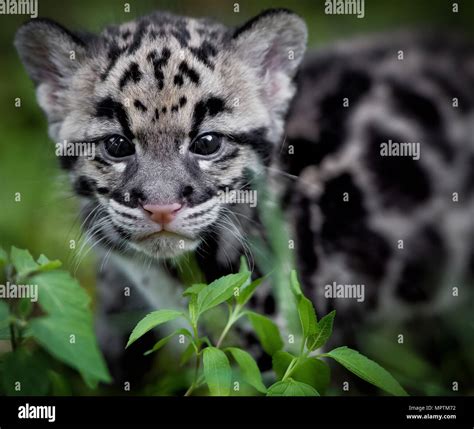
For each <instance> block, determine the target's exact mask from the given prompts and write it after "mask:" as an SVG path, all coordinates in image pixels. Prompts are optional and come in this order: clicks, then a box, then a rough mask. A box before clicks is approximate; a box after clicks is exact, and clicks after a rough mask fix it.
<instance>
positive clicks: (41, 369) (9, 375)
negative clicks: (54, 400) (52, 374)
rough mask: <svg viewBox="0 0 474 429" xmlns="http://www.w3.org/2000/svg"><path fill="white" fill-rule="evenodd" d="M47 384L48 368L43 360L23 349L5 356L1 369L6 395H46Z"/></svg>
mask: <svg viewBox="0 0 474 429" xmlns="http://www.w3.org/2000/svg"><path fill="white" fill-rule="evenodd" d="M17 383H19V384H17ZM49 383H50V382H49V379H48V368H47V367H46V365H45V363H44V361H43V359H38V358H37V357H36V356H34V355H32V354H31V353H30V352H28V351H26V350H25V349H24V348H19V349H18V350H16V351H14V352H12V353H9V354H8V355H7V357H6V359H5V363H4V368H3V386H4V388H5V391H6V393H7V395H15V396H17V395H21V396H29V395H34V396H42V395H46V394H47V393H48V389H49ZM18 389H19V390H18Z"/></svg>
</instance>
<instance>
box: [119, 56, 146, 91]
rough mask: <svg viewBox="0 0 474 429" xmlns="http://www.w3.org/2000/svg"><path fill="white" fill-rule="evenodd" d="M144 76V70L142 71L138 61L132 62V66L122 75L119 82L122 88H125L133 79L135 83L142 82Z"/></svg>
mask: <svg viewBox="0 0 474 429" xmlns="http://www.w3.org/2000/svg"><path fill="white" fill-rule="evenodd" d="M141 78H142V72H141V71H140V67H139V66H138V64H137V63H132V64H130V67H129V68H128V69H127V70H126V71H125V73H124V74H123V75H122V77H121V79H120V83H119V87H120V90H122V89H123V88H124V86H125V85H126V84H127V83H128V82H129V81H130V80H131V81H133V82H134V83H138V82H140V79H141Z"/></svg>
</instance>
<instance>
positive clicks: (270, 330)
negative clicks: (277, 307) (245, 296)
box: [246, 311, 283, 355]
mask: <svg viewBox="0 0 474 429" xmlns="http://www.w3.org/2000/svg"><path fill="white" fill-rule="evenodd" d="M246 314H247V317H248V318H249V320H250V323H251V324H252V327H253V329H254V331H255V333H256V334H257V337H258V339H259V341H260V344H261V345H262V347H263V350H265V352H266V353H268V354H269V355H272V354H273V353H275V352H277V351H278V350H281V349H282V348H283V341H282V339H281V336H280V331H279V330H278V327H277V326H276V325H275V323H273V322H272V321H271V320H270V319H269V318H268V317H265V316H262V315H261V314H258V313H254V312H252V311H248V312H246Z"/></svg>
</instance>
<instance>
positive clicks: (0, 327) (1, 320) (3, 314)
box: [0, 300, 10, 340]
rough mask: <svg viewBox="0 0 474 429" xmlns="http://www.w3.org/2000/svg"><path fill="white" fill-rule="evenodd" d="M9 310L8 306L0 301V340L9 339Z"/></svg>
mask: <svg viewBox="0 0 474 429" xmlns="http://www.w3.org/2000/svg"><path fill="white" fill-rule="evenodd" d="M9 318H10V308H9V307H8V304H7V303H6V302H5V301H3V300H0V340H9V339H10V327H9V324H10V320H9Z"/></svg>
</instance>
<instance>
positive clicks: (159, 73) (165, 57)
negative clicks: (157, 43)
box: [147, 48, 171, 90]
mask: <svg viewBox="0 0 474 429" xmlns="http://www.w3.org/2000/svg"><path fill="white" fill-rule="evenodd" d="M170 57H171V51H170V50H169V49H168V48H163V51H162V53H161V57H160V58H157V53H156V51H152V52H150V53H149V54H148V56H147V59H148V60H149V61H151V62H152V64H153V70H154V74H155V78H156V81H157V83H158V88H159V89H160V90H161V89H163V87H164V79H165V75H164V73H163V68H164V67H165V66H166V65H167V64H168V61H169V59H170Z"/></svg>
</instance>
